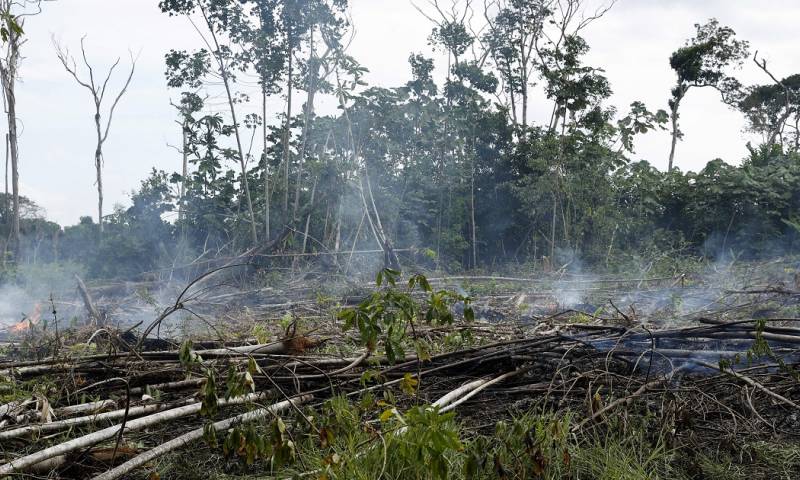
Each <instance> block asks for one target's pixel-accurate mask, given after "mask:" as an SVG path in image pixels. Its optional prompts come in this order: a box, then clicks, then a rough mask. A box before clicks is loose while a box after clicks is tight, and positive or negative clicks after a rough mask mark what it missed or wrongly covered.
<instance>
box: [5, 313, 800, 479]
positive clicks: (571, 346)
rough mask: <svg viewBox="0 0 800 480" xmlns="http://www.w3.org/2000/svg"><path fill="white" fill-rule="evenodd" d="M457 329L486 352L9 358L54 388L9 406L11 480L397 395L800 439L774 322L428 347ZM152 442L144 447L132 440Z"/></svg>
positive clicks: (304, 350) (110, 473) (246, 351)
mask: <svg viewBox="0 0 800 480" xmlns="http://www.w3.org/2000/svg"><path fill="white" fill-rule="evenodd" d="M457 329H472V330H473V333H474V334H475V335H477V336H478V337H481V335H484V336H483V337H482V340H481V338H479V340H478V341H477V342H476V343H478V344H479V345H477V346H473V347H470V348H462V349H459V350H456V351H451V352H446V353H441V354H437V355H432V356H429V357H428V356H423V357H418V356H407V357H405V358H404V359H402V360H399V361H396V362H391V361H390V359H389V358H387V357H385V356H379V355H374V354H373V353H372V352H371V350H369V349H366V350H364V351H363V353H361V354H357V355H352V356H334V355H323V354H321V353H318V352H317V353H315V350H319V347H320V346H321V345H322V344H323V343H324V342H323V341H322V339H320V338H315V337H313V336H307V335H298V334H294V335H290V336H287V337H286V338H285V339H283V340H281V341H279V342H274V343H266V344H239V345H235V344H218V343H217V344H215V342H207V343H204V344H188V343H184V344H183V345H182V346H181V347H180V348H178V349H153V348H149V349H148V348H146V347H147V343H146V342H143V343H142V345H143V346H144V348H139V349H136V348H130V349H129V350H128V351H124V349H115V348H112V347H113V345H115V344H114V343H113V342H111V341H109V342H108V343H107V344H105V346H106V347H108V348H109V350H108V351H107V352H106V353H95V354H92V355H75V354H64V353H62V354H60V355H57V356H53V357H50V358H44V359H40V360H29V361H19V360H16V361H8V360H7V361H5V362H2V363H0V376H2V377H3V378H4V379H5V380H4V381H5V383H4V385H6V388H7V389H8V388H9V387H8V385H11V388H12V389H16V388H19V387H21V386H24V385H30V384H31V383H32V382H37V383H39V384H40V385H48V387H47V388H43V389H39V393H37V394H36V395H34V396H31V397H30V398H22V399H18V400H16V401H12V402H8V403H5V404H3V405H0V444H2V445H3V447H2V453H1V455H2V458H1V459H0V476H4V475H9V474H13V473H19V472H25V473H38V474H45V473H49V474H50V475H51V476H58V477H70V476H71V477H84V478H85V477H92V478H97V479H115V478H121V477H123V476H125V475H128V474H130V473H131V472H133V471H135V470H136V469H139V468H141V467H144V466H146V465H148V464H150V463H151V462H152V461H153V460H155V459H157V458H159V457H161V456H163V455H166V454H168V453H170V452H174V451H176V450H179V449H181V448H186V447H187V446H188V445H190V444H192V443H193V442H199V441H201V440H202V439H203V438H204V436H205V435H206V434H207V433H208V431H209V429H213V430H214V431H216V432H225V431H227V430H229V429H231V428H233V427H236V426H239V425H244V424H247V423H252V422H259V421H263V420H265V419H271V418H273V417H274V416H276V415H279V414H280V413H282V412H283V413H290V412H294V413H295V414H297V417H298V418H300V419H302V418H303V417H304V413H303V412H304V411H306V410H305V409H306V408H314V407H318V406H320V405H321V404H322V403H323V402H324V401H325V400H327V399H329V398H331V397H332V396H334V395H339V396H345V397H349V398H353V399H357V398H359V397H361V396H363V395H365V394H366V393H367V392H382V391H387V390H392V389H394V390H398V389H400V390H402V391H404V392H406V393H407V395H405V396H404V397H403V399H402V400H401V401H400V402H399V403H406V404H413V403H425V404H430V405H431V406H432V407H435V408H437V409H438V412H439V413H444V412H447V411H450V410H456V411H457V412H458V413H459V414H460V415H461V416H462V417H463V418H464V419H465V421H469V419H470V418H472V417H475V418H479V420H480V422H485V421H486V419H487V418H493V417H494V418H498V419H499V418H503V417H505V416H508V415H510V414H511V413H513V411H514V410H519V409H523V408H525V407H526V406H529V405H531V404H533V403H537V404H539V405H544V406H547V407H548V408H551V409H553V410H569V411H571V412H576V413H577V414H578V417H577V419H576V421H575V422H574V423H573V425H572V427H571V428H572V431H573V432H580V431H581V430H584V429H589V428H598V427H600V426H602V425H603V423H604V422H605V421H606V419H608V418H609V416H611V415H618V414H620V412H621V411H627V409H630V408H633V407H634V406H635V405H637V404H640V403H641V402H645V403H646V404H647V405H649V407H650V408H651V409H655V410H657V411H658V414H659V415H664V416H666V415H672V416H678V417H680V419H681V422H687V424H688V423H691V424H692V428H693V429H694V430H697V429H698V428H701V429H702V427H703V426H705V427H706V428H708V429H709V431H713V432H717V434H718V432H719V431H720V429H723V430H724V431H726V432H727V433H728V434H731V435H736V434H737V433H740V432H741V431H743V430H748V431H749V432H751V433H752V431H753V429H755V430H758V431H763V432H772V433H773V434H774V433H775V432H782V433H784V434H786V435H792V436H796V435H797V433H796V432H797V431H798V429H797V427H798V426H799V425H798V421H797V414H798V413H799V412H800V383H798V375H797V373H796V370H795V365H796V363H797V360H798V359H797V357H796V353H797V347H798V345H800V330H798V329H793V328H789V327H776V326H772V325H771V323H770V322H768V321H741V322H735V323H714V324H705V325H700V326H697V327H692V328H683V329H673V330H662V331H653V332H651V331H646V330H643V329H623V328H617V327H607V326H580V327H574V328H572V329H571V330H565V331H562V332H560V333H557V334H552V335H544V336H529V337H525V336H520V337H517V338H507V339H504V340H501V341H489V340H490V338H491V329H487V328H481V327H477V326H475V325H474V324H473V325H470V324H454V325H450V326H449V327H448V328H447V329H444V330H443V329H441V328H438V329H437V328H427V329H420V330H418V331H416V332H415V335H416V336H418V337H429V338H431V337H435V336H437V335H441V334H442V332H443V331H444V332H447V331H450V332H452V331H455V330H457ZM112 337H113V335H112ZM481 342H484V343H483V344H480V343H481ZM126 343H128V344H130V343H132V342H126ZM116 345H121V344H120V343H119V342H118V343H116ZM131 347H133V346H132V345H131ZM667 400H668V401H667ZM298 421H302V420H298ZM146 431H147V432H151V434H149V435H141V436H140V437H139V441H138V442H128V441H127V440H126V439H129V438H131V437H133V436H135V435H136V434H137V432H140V433H141V432H146ZM153 432H159V435H155V434H152V433H153ZM676 435H678V436H680V435H681V432H680V431H678V432H676ZM161 437H164V438H161ZM687 441H689V440H688V439H687Z"/></svg>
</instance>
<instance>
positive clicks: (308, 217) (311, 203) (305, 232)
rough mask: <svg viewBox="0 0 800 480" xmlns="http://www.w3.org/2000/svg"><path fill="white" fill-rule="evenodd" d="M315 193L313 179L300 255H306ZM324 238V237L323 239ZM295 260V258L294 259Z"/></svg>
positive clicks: (315, 181)
mask: <svg viewBox="0 0 800 480" xmlns="http://www.w3.org/2000/svg"><path fill="white" fill-rule="evenodd" d="M315 193H317V179H316V178H315V179H314V186H313V187H311V200H310V201H309V202H308V206H309V209H308V215H307V216H306V228H305V231H304V232H303V249H302V250H301V251H300V253H306V246H307V245H308V229H309V228H310V227H311V211H312V209H313V208H314V194H315ZM323 238H324V237H323ZM295 258H296V257H295Z"/></svg>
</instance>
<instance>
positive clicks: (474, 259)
mask: <svg viewBox="0 0 800 480" xmlns="http://www.w3.org/2000/svg"><path fill="white" fill-rule="evenodd" d="M472 163H473V165H472V173H471V175H470V192H469V197H470V216H471V217H472V218H471V223H472V268H477V267H478V234H477V227H476V225H475V165H474V163H475V159H474V158H473V160H472Z"/></svg>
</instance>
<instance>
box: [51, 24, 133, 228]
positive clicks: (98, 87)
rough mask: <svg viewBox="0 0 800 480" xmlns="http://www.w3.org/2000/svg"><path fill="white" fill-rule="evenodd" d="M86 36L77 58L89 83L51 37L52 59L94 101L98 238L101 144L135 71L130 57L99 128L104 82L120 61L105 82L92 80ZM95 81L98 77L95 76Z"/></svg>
mask: <svg viewBox="0 0 800 480" xmlns="http://www.w3.org/2000/svg"><path fill="white" fill-rule="evenodd" d="M85 39H86V37H85V36H84V37H82V38H81V57H82V58H83V63H84V64H85V65H86V69H87V70H88V74H89V80H88V81H86V80H82V79H81V77H80V75H79V74H78V67H77V64H76V62H75V59H74V58H73V57H72V56H71V55H70V53H69V50H68V49H67V48H64V47H62V46H61V45H60V44H59V43H58V42H57V41H56V40H55V38H54V39H53V46H54V47H55V50H56V56H57V57H58V59H59V61H61V64H62V65H63V66H64V69H65V70H66V71H67V72H68V73H69V74H70V75H72V78H74V79H75V81H76V82H78V84H79V85H80V86H82V87H84V88H86V89H87V90H89V93H91V95H92V101H93V102H94V108H95V113H94V124H95V131H96V133H97V146H96V147H95V151H94V166H95V169H96V171H97V223H98V228H99V232H100V235H101V237H102V235H103V144H104V143H105V142H106V140H107V139H108V132H109V130H110V129H111V121H112V120H113V118H114V110H115V109H116V108H117V105H118V104H119V101H120V99H121V98H122V96H123V95H124V94H125V92H127V91H128V87H129V86H130V84H131V79H133V73H134V71H135V70H136V57H134V56H133V54H132V53H131V54H130V58H131V70H130V72H129V73H128V77H127V79H126V80H125V84H124V85H123V86H122V88H121V89H120V91H119V93H117V96H116V97H115V98H114V101H113V103H112V104H111V108H109V110H108V114H107V116H106V120H105V127H104V126H103V114H102V106H103V100H104V99H105V95H106V89H107V87H108V82H109V80H110V79H111V76H112V75H113V73H114V70H115V69H116V68H117V65H119V62H120V59H119V57H117V60H116V61H115V62H114V64H113V65H111V68H109V69H108V73H107V74H106V77H105V80H103V82H102V83H99V82H97V81H95V75H94V68H92V65H91V64H90V63H89V60H88V58H87V56H86V48H85V46H84V40H85ZM98 79H99V77H98Z"/></svg>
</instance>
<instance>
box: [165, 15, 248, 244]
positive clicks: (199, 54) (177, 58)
mask: <svg viewBox="0 0 800 480" xmlns="http://www.w3.org/2000/svg"><path fill="white" fill-rule="evenodd" d="M159 7H160V8H161V11H163V12H165V13H168V14H169V15H183V16H185V17H186V18H188V19H189V21H191V22H192V25H195V27H197V24H196V23H195V22H194V20H193V15H194V14H197V13H199V16H200V19H201V20H202V22H203V23H202V25H204V26H205V33H203V32H202V31H201V30H200V29H199V28H196V30H197V32H198V34H199V35H200V36H201V37H202V40H203V42H204V44H205V45H206V47H207V49H205V48H204V49H201V50H199V51H196V52H194V53H191V54H190V53H188V52H186V51H175V50H172V51H170V53H168V54H167V56H166V57H167V58H166V59H167V78H168V81H167V83H168V85H169V86H171V87H176V88H179V87H182V86H185V85H191V86H199V85H200V84H201V82H202V79H204V78H205V77H207V76H209V75H212V76H215V78H217V79H219V80H221V81H222V86H223V88H224V90H225V98H226V100H227V103H228V109H229V113H230V116H231V123H232V126H233V132H234V138H235V140H236V150H235V155H233V156H234V157H235V159H236V160H237V161H238V162H239V167H240V170H241V182H242V187H243V188H242V190H243V191H244V197H245V201H246V206H247V212H248V217H249V218H248V221H249V223H250V235H251V242H252V243H253V244H256V243H257V242H258V231H257V226H256V225H257V222H256V216H255V209H254V208H253V199H252V195H251V192H250V185H249V181H248V175H247V157H246V155H245V151H244V147H243V143H242V136H241V125H240V124H239V121H238V115H237V109H236V105H237V104H238V103H240V102H241V101H242V99H241V97H240V96H238V95H237V94H236V92H235V91H234V86H235V85H234V82H235V74H236V72H237V71H238V72H241V71H244V70H246V69H247V66H248V64H247V54H246V52H242V51H236V50H234V48H233V47H232V45H231V44H230V43H229V42H228V39H230V38H231V37H235V36H236V35H238V34H240V33H239V32H228V30H227V29H228V26H229V25H231V26H235V28H241V25H242V22H241V21H240V20H241V19H242V18H243V17H244V16H245V12H244V9H243V6H242V5H241V4H240V3H239V2H230V1H219V0H162V1H161V2H159ZM209 57H210V58H211V59H213V65H214V67H213V71H212V63H211V60H209Z"/></svg>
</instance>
